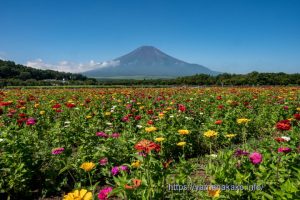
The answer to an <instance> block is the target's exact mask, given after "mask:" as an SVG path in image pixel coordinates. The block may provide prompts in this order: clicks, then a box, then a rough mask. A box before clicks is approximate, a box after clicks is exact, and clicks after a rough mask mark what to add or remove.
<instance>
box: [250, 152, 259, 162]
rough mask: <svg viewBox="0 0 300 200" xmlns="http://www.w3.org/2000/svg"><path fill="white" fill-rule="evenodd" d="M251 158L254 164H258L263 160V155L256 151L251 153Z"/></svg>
mask: <svg viewBox="0 0 300 200" xmlns="http://www.w3.org/2000/svg"><path fill="white" fill-rule="evenodd" d="M249 158H250V161H251V162H252V164H254V165H257V164H259V163H261V162H262V155H261V154H260V153H258V152H254V153H252V154H250V156H249Z"/></svg>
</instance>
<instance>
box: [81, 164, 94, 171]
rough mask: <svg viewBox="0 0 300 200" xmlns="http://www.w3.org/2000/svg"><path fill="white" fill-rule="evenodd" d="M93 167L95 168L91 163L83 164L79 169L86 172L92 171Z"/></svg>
mask: <svg viewBox="0 0 300 200" xmlns="http://www.w3.org/2000/svg"><path fill="white" fill-rule="evenodd" d="M94 167H95V164H94V163H93V162H84V163H82V165H81V166H80V168H81V169H83V170H84V171H86V172H89V171H91V170H92V169H94Z"/></svg>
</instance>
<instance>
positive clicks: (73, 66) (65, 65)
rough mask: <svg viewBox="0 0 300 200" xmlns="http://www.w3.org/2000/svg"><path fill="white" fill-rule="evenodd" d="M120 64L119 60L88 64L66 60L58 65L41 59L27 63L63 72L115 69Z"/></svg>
mask: <svg viewBox="0 0 300 200" xmlns="http://www.w3.org/2000/svg"><path fill="white" fill-rule="evenodd" d="M119 64H120V61H119V60H111V61H104V62H95V61H94V60H90V61H89V62H88V63H75V62H70V61H66V60H62V61H59V62H58V63H57V64H51V63H47V62H44V61H43V60H42V59H41V58H38V59H35V60H31V61H27V63H26V64H25V65H26V66H29V67H33V68H37V69H51V70H56V71H63V72H73V73H76V72H84V71H88V70H92V69H96V68H104V67H115V66H118V65H119Z"/></svg>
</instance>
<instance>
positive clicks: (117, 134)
mask: <svg viewBox="0 0 300 200" xmlns="http://www.w3.org/2000/svg"><path fill="white" fill-rule="evenodd" d="M120 136H121V134H120V133H113V134H111V136H110V137H112V138H118V137H120Z"/></svg>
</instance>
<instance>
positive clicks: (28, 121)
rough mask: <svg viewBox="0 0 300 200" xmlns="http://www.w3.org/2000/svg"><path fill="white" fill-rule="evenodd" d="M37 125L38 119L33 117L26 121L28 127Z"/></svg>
mask: <svg viewBox="0 0 300 200" xmlns="http://www.w3.org/2000/svg"><path fill="white" fill-rule="evenodd" d="M35 123H36V119H34V118H33V117H29V118H28V119H27V121H26V125H34V124H35Z"/></svg>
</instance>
